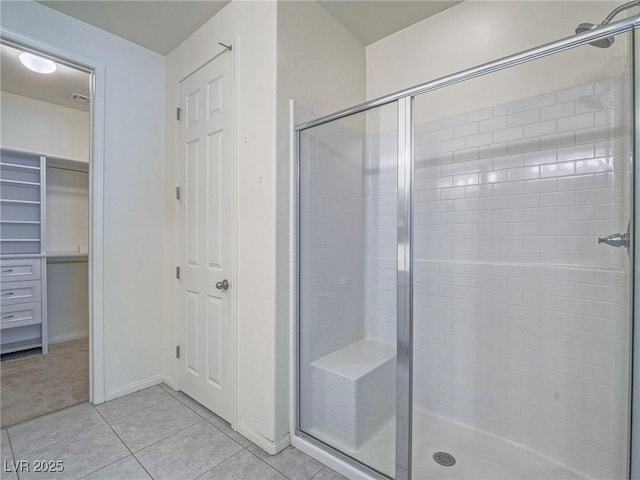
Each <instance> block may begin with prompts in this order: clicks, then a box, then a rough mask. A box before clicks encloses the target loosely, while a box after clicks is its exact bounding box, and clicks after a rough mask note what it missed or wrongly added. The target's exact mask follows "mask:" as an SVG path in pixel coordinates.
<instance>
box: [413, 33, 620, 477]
mask: <svg viewBox="0 0 640 480" xmlns="http://www.w3.org/2000/svg"><path fill="white" fill-rule="evenodd" d="M631 53H632V45H631V34H630V33H625V34H620V35H618V36H617V37H616V39H615V43H614V44H613V45H612V46H611V47H610V48H607V49H602V48H596V47H594V46H591V45H585V46H581V47H577V48H574V49H571V50H567V51H564V52H562V53H557V54H553V55H550V56H547V57H544V58H541V59H537V60H534V61H531V62H528V63H525V64H521V65H518V66H515V67H511V68H508V69H505V70H501V71H498V72H495V73H491V74H487V75H485V76H482V77H477V78H474V79H472V80H468V81H465V82H461V83H458V84H455V85H453V86H449V87H445V88H442V89H439V90H435V91H433V92H429V93H426V94H423V95H420V96H417V97H416V98H415V125H414V161H415V173H414V175H415V181H414V185H413V192H414V205H413V206H414V223H413V230H414V242H413V249H414V261H413V277H414V284H413V436H412V458H413V478H456V479H466V478H474V479H477V478H486V479H498V478H503V479H506V478H509V479H524V478H529V479H539V478H545V479H560V478H562V479H567V478H617V479H622V478H626V476H627V475H628V473H627V468H628V467H627V462H628V458H629V425H630V412H629V398H630V382H629V376H630V344H631V336H630V335H631V295H630V293H631V286H632V267H631V266H632V264H633V262H632V258H631V253H632V252H631V249H630V248H629V241H630V230H631V227H632V226H631V225H630V220H631V219H632V218H633V216H632V215H633V211H632V203H631V202H632V198H633V190H632V174H633V158H632V147H633V142H632V124H633V117H632V103H633V102H632V100H633V94H632V91H633V90H632V88H633V87H632V85H633V71H632V69H633V63H632V61H631Z"/></svg>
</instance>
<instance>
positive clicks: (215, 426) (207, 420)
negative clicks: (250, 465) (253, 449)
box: [204, 416, 255, 448]
mask: <svg viewBox="0 0 640 480" xmlns="http://www.w3.org/2000/svg"><path fill="white" fill-rule="evenodd" d="M212 417H213V416H211V417H208V418H205V419H204V420H205V421H206V422H207V423H208V424H209V425H211V426H212V427H213V428H215V429H216V430H218V431H219V432H220V433H222V434H223V435H226V437H227V438H230V439H231V440H233V441H234V442H236V443H237V444H238V445H240V446H241V447H242V448H249V447H250V446H252V445H255V443H253V442H251V440H249V439H248V438H245V437H244V435H242V434H241V433H238V432H236V431H235V430H234V429H233V428H231V426H229V428H231V431H232V432H234V433H238V435H240V436H241V437H242V438H245V440H247V441H249V442H251V443H250V444H249V445H242V444H241V443H240V442H239V441H237V440H236V439H235V438H233V437H232V436H231V435H229V434H227V433H226V432H225V431H224V430H222V429H221V428H218V426H217V425H214V424H213V423H211V422H210V421H209V418H212Z"/></svg>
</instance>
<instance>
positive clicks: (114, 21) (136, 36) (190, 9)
mask: <svg viewBox="0 0 640 480" xmlns="http://www.w3.org/2000/svg"><path fill="white" fill-rule="evenodd" d="M39 3H42V4H44V5H46V6H47V7H51V8H53V9H55V10H58V11H60V12H62V13H65V14H67V15H70V16H72V17H75V18H77V19H78V20H82V21H83V22H86V23H89V24H91V25H94V26H96V27H98V28H101V29H102V30H106V31H107V32H111V33H113V34H114V35H118V36H119V37H122V38H126V39H127V40H129V41H131V42H133V43H137V44H138V45H142V46H143V47H145V48H148V49H149V50H152V51H154V52H157V53H159V54H161V55H167V54H168V53H170V52H171V51H172V50H174V49H175V48H176V47H177V46H178V45H180V44H181V43H182V42H183V41H184V40H185V39H187V37H189V35H191V34H192V33H193V32H195V31H196V30H197V29H198V28H200V27H201V26H202V25H203V24H204V23H205V22H206V21H207V20H209V19H210V18H211V17H213V16H214V15H215V14H216V13H218V12H219V11H220V10H221V9H222V7H224V6H225V5H226V4H227V3H229V1H213V0H207V1H192V0H177V1H176V0H151V1H147V0H145V1H121V0H112V1H103V0H91V1H86V0H85V1H78V0H71V1H69V0H54V1H44V0H43V1H40V2H39Z"/></svg>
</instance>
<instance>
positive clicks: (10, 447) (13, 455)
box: [3, 428, 20, 480]
mask: <svg viewBox="0 0 640 480" xmlns="http://www.w3.org/2000/svg"><path fill="white" fill-rule="evenodd" d="M5 432H7V441H8V442H9V450H11V458H12V459H13V466H14V467H15V465H16V454H15V453H13V445H12V444H11V437H10V436H9V429H8V428H6V429H5ZM3 467H4V465H3ZM16 478H17V479H18V480H20V474H19V473H18V470H16Z"/></svg>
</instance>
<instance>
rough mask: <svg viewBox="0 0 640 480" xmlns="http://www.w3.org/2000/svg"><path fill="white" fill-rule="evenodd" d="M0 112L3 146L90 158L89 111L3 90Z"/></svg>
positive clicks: (0, 95)
mask: <svg viewBox="0 0 640 480" xmlns="http://www.w3.org/2000/svg"><path fill="white" fill-rule="evenodd" d="M0 116H1V117H2V123H1V124H0V137H1V138H2V146H3V147H7V148H15V149H19V150H27V151H33V152H36V153H46V154H48V155H51V156H58V157H64V158H70V159H72V160H82V161H85V162H86V161H88V160H89V145H90V140H91V133H90V128H91V123H90V119H89V113H88V112H83V111H81V110H76V109H73V108H67V107H63V106H61V105H55V104H53V103H47V102H42V101H40V100H35V99H33V98H27V97H23V96H20V95H15V94H13V93H9V92H5V91H3V92H0Z"/></svg>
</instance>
